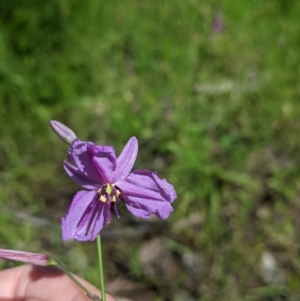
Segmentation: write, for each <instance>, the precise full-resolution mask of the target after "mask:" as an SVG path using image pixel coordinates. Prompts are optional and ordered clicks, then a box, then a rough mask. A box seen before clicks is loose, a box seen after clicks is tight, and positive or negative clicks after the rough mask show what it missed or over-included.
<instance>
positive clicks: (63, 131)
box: [50, 120, 77, 144]
mask: <svg viewBox="0 0 300 301" xmlns="http://www.w3.org/2000/svg"><path fill="white" fill-rule="evenodd" d="M50 126H51V128H52V130H53V131H54V132H55V133H56V134H57V135H58V136H59V137H60V138H61V139H62V140H63V141H65V142H66V143H68V144H71V143H72V142H73V140H75V139H76V138H77V136H76V135H75V133H74V132H73V131H72V130H71V129H70V128H68V127H67V126H66V125H64V124H63V123H61V122H59V121H56V120H50Z"/></svg>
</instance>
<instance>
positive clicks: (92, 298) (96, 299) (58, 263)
mask: <svg viewBox="0 0 300 301" xmlns="http://www.w3.org/2000/svg"><path fill="white" fill-rule="evenodd" d="M49 265H54V266H56V267H58V268H59V269H61V270H62V271H63V272H64V273H65V274H66V275H67V276H69V278H70V279H72V280H73V281H74V282H75V283H76V284H77V285H78V286H79V287H80V288H81V289H82V290H83V291H84V292H85V293H86V295H87V296H88V297H89V298H90V299H91V300H93V301H101V299H100V298H99V296H97V295H94V294H92V293H91V292H90V291H89V290H88V289H87V288H86V287H85V286H83V285H82V284H81V283H80V282H79V281H78V280H77V279H76V278H75V277H74V276H73V275H72V274H71V273H70V272H69V271H68V270H67V269H66V268H65V266H64V265H63V264H62V263H61V262H59V261H57V260H54V259H53V258H52V257H50V261H49Z"/></svg>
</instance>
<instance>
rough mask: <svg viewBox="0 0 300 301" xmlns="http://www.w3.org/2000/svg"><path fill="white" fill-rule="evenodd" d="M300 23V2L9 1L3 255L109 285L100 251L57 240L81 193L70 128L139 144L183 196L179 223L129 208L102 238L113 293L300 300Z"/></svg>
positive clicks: (1, 64) (0, 195)
mask: <svg viewBox="0 0 300 301" xmlns="http://www.w3.org/2000/svg"><path fill="white" fill-rule="evenodd" d="M299 15H300V2H299V1H293V0H291V1H285V0H266V1H258V0H253V1H234V0H227V1H222V3H219V2H218V1H197V0H181V1H165V0H162V1H157V2H154V1H151V0H145V1H138V0H124V1H103V0H90V1H79V0H72V1H69V0H60V1H58V0H53V1H48V2H47V1H46V2H43V3H41V2H40V1H38V0H27V1H0V121H1V126H0V204H1V212H0V225H1V231H0V245H1V247H7V248H16V249H22V250H27V251H38V252H41V251H46V252H48V253H50V254H52V255H53V256H54V257H55V258H57V259H60V260H61V261H62V262H64V263H65V264H66V265H67V266H68V267H69V269H70V270H72V271H73V272H75V273H78V274H80V275H81V276H82V277H85V278H87V279H88V280H89V281H91V282H93V283H95V284H97V283H98V279H97V270H96V269H97V267H96V264H95V262H96V252H95V246H94V244H93V243H85V244H79V243H77V242H67V243H65V242H62V240H61V238H60V227H59V220H60V217H62V216H63V215H64V214H65V212H66V210H67V208H68V205H69V203H70V201H71V199H72V196H73V194H74V193H75V192H76V191H77V190H78V189H79V188H78V187H77V186H76V185H75V184H73V183H72V182H71V180H70V179H69V178H67V176H66V175H65V173H64V171H63V168H62V160H63V159H64V158H65V157H66V151H67V146H66V145H64V144H63V143H62V142H61V141H60V140H59V138H57V137H56V136H55V135H54V134H53V133H52V132H51V130H50V127H49V125H48V120H49V119H57V120H60V121H61V122H63V123H65V124H67V125H68V126H70V127H71V128H72V129H73V130H74V131H75V132H76V133H77V135H78V136H79V137H80V138H81V139H83V140H91V141H94V142H97V143H100V144H111V145H114V146H115V148H116V150H117V152H119V151H120V150H121V149H122V147H123V145H124V144H125V143H126V142H127V140H128V139H129V137H131V136H133V135H134V136H137V137H138V139H139V144H140V152H139V157H138V161H137V164H136V168H143V169H146V168H147V169H152V170H157V171H158V172H159V174H160V175H161V176H163V177H166V178H167V179H168V180H169V181H170V182H171V183H173V184H174V185H175V187H176V189H177V192H178V198H177V200H176V201H175V203H174V207H175V211H174V213H173V214H172V217H171V218H170V219H169V220H167V221H165V222H161V221H158V220H156V219H153V220H152V219H151V220H150V221H144V220H137V219H134V218H133V217H132V216H130V214H129V212H126V210H124V208H121V214H122V217H121V219H119V220H117V219H116V218H113V219H112V222H111V224H110V225H109V226H108V227H106V228H105V230H104V231H103V240H104V241H103V244H104V258H105V261H106V262H105V272H106V277H107V284H108V290H109V291H110V292H111V293H113V294H116V295H120V296H127V297H129V298H131V299H132V300H144V301H147V300H156V301H159V300H177V301H180V300H184V301H189V300H195V301H200V300H201V301H212V300H214V301H218V300H220V301H223V300H237V301H238V300H247V301H254V300H262V301H263V300H271V301H275V300H299V293H300V290H299V287H300V245H299V238H300V219H299V213H300V195H299V192H300V191H299V190H300V157H299V149H300V117H299V116H300V103H299V101H300V98H299V97H300V84H299V72H300V62H299V61H300V56H299V48H300V22H299V20H298V19H299ZM217 21H218V22H219V23H220V24H221V26H219V28H217V26H216V24H215V26H214V22H217ZM120 207H122V206H120ZM13 264H14V263H6V262H1V263H0V265H1V268H6V267H9V266H12V265H13Z"/></svg>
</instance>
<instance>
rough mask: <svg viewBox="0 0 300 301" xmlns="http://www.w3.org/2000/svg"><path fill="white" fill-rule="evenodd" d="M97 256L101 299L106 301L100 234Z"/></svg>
mask: <svg viewBox="0 0 300 301" xmlns="http://www.w3.org/2000/svg"><path fill="white" fill-rule="evenodd" d="M97 254H98V265H99V279H100V291H101V298H102V301H106V294H105V284H104V272H103V260H102V247H101V237H100V234H98V236H97Z"/></svg>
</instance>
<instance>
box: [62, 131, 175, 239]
mask: <svg viewBox="0 0 300 301" xmlns="http://www.w3.org/2000/svg"><path fill="white" fill-rule="evenodd" d="M137 152H138V142H137V139H136V138H135V137H132V138H131V139H130V140H129V141H128V143H127V144H126V146H125V147H124V149H123V151H122V152H121V154H120V155H119V157H118V158H116V155H115V152H114V149H113V147H112V146H102V145H95V144H94V143H92V142H84V141H81V140H79V139H75V140H74V141H73V143H72V144H71V146H70V148H69V155H68V161H65V162H64V167H65V170H66V172H67V174H68V175H69V176H70V177H71V178H72V179H73V180H74V181H75V182H76V183H77V184H79V185H80V186H81V187H83V188H85V189H86V190H80V191H78V192H77V193H76V194H75V196H74V198H73V200H72V204H71V206H70V208H69V211H68V213H67V215H66V216H65V217H64V218H62V231H63V234H62V236H63V239H65V240H66V239H70V238H74V239H76V240H78V241H88V240H94V239H95V238H96V236H97V235H98V234H99V232H100V231H101V229H102V228H103V226H104V225H105V224H106V223H108V222H109V221H110V213H111V209H112V210H113V211H114V212H115V214H116V216H117V217H119V213H118V209H117V203H118V202H119V201H123V202H124V203H125V205H126V207H127V209H128V210H129V211H130V212H131V213H132V214H133V215H135V216H137V217H141V218H149V217H150V215H151V214H155V215H156V216H157V217H159V218H162V219H166V218H168V217H169V215H170V213H171V212H172V211H173V208H172V206H171V203H172V202H173V201H174V200H175V198H176V192H175V190H174V187H173V185H171V184H169V183H168V182H167V181H166V180H165V179H163V180H162V179H160V178H159V177H158V176H157V174H156V172H152V171H147V170H135V171H133V172H131V169H132V167H133V165H134V162H135V160H136V157H137Z"/></svg>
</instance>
